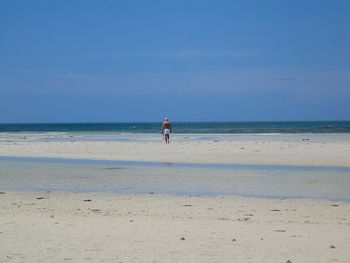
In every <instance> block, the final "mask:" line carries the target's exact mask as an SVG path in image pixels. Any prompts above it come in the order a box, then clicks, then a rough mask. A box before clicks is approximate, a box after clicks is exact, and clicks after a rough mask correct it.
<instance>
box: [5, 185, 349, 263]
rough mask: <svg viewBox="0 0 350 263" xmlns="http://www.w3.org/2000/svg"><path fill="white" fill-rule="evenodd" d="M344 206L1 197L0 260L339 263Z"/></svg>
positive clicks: (345, 256) (343, 257)
mask: <svg viewBox="0 0 350 263" xmlns="http://www.w3.org/2000/svg"><path fill="white" fill-rule="evenodd" d="M349 214H350V204H349V203H341V202H329V201H310V200H264V199H242V198H233V197H216V198H204V197H175V196H155V195H146V196H117V195H105V194H72V193H71V194H68V193H11V192H6V193H2V194H0V227H1V229H0V247H1V252H0V262H288V260H290V262H309V263H312V262H315V263H316V262H317V263H320V262H344V263H348V262H349V260H350V249H349V247H350V219H349Z"/></svg>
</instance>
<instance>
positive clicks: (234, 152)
mask: <svg viewBox="0 0 350 263" xmlns="http://www.w3.org/2000/svg"><path fill="white" fill-rule="evenodd" d="M304 137H305V138H310V137H311V138H312V136H311V135H306V136H304ZM334 137H335V136H331V135H329V137H327V135H325V136H324V138H323V140H322V141H313V139H301V138H300V137H295V136H293V135H285V136H282V137H281V136H280V137H277V138H282V139H277V140H267V139H265V138H264V136H261V137H259V136H257V137H256V139H253V140H239V137H237V138H235V137H234V136H232V138H233V139H234V140H226V141H194V140H181V141H180V140H178V141H177V140H176V139H174V140H172V142H171V143H170V144H169V145H165V144H164V142H163V141H161V140H158V141H133V142H119V141H117V142H116V141H111V142H106V141H105V142H103V141H71V142H70V141H64V142H58V141H53V142H43V141H39V142H37V141H34V142H33V141H30V138H27V140H28V139H29V140H28V141H23V140H22V141H11V140H3V141H1V142H0V156H31V157H58V158H76V159H101V160H103V159H104V160H127V161H151V162H186V163H234V164H269V165H305V166H348V167H349V166H350V161H349V160H350V136H347V137H345V139H343V140H341V141H334Z"/></svg>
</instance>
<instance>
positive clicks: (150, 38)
mask: <svg viewBox="0 0 350 263" xmlns="http://www.w3.org/2000/svg"><path fill="white" fill-rule="evenodd" d="M349 10H350V1H345V0H344V1H339V0H338V1H337V0H334V1H330V0H329V1H323V0H318V1H313V0H304V1H298V0H293V1H292V0H290V1H287V0H275V1H271V0H265V1H260V0H242V1H214V0H213V1H205V0H202V1H199V0H198V1H190V0H187V1H117V0H115V1H98V0H96V1H89V0H84V1H79V0H75V1H70V0H61V1H47V0H42V1H37V0H32V1H25V0H23V1H17V0H0V92H1V94H0V122H75V121H77V122H85V121H88V122H90V121H91V122H94V121H99V122H104V121H158V120H162V119H163V117H164V116H169V117H170V118H171V119H172V120H175V121H213V120H217V121H225V120H226V121H256V120H257V121H264V120H349V119H350V118H349V116H350V103H349V99H350V74H349V73H350V71H349V70H350V16H349V15H348V11H349Z"/></svg>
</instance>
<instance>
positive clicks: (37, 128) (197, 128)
mask: <svg viewBox="0 0 350 263" xmlns="http://www.w3.org/2000/svg"><path fill="white" fill-rule="evenodd" d="M172 128H173V132H174V133H181V134H259V133H318V134H320V133H350V121H275V122H263V121H261V122H172ZM160 129H161V122H113V123H112V122H111V123H21V124H4V123H2V124H1V123H0V132H102V133H108V132H114V133H159V132H160Z"/></svg>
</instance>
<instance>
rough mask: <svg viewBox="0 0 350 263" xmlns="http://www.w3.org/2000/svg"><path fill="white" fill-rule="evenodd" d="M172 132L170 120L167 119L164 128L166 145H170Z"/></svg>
mask: <svg viewBox="0 0 350 263" xmlns="http://www.w3.org/2000/svg"><path fill="white" fill-rule="evenodd" d="M171 132H172V130H171V123H170V121H169V119H168V118H165V119H164V122H163V126H162V133H163V135H164V139H165V143H170V133H171Z"/></svg>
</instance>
